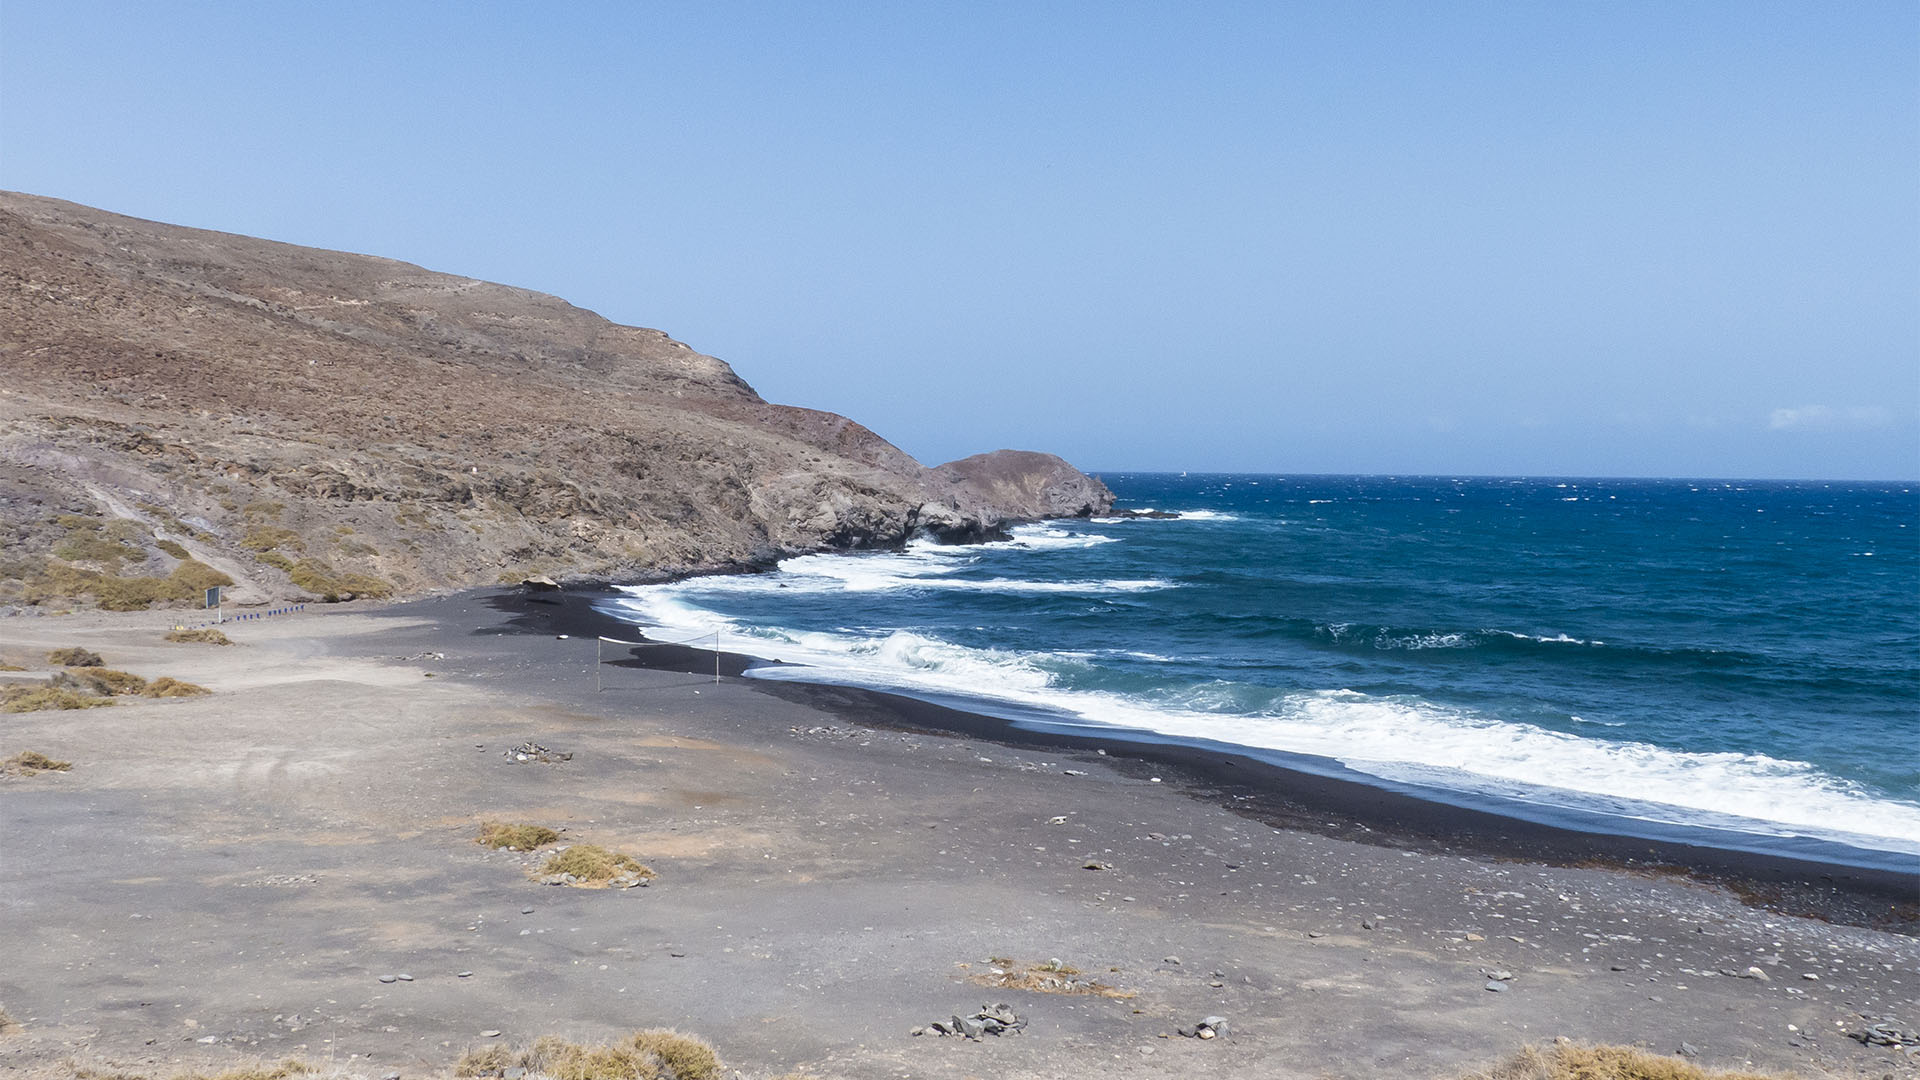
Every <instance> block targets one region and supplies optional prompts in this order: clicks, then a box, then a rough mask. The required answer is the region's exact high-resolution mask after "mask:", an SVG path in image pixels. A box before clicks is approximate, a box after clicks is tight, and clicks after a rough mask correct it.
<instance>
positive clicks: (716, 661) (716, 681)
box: [713, 630, 720, 686]
mask: <svg viewBox="0 0 1920 1080" xmlns="http://www.w3.org/2000/svg"><path fill="white" fill-rule="evenodd" d="M713 685H715V686H719V685H720V631H718V630H715V631H714V632H713Z"/></svg>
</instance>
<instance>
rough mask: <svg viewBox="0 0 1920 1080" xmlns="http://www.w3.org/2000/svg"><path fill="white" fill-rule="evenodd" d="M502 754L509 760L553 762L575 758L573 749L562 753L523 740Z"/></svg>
mask: <svg viewBox="0 0 1920 1080" xmlns="http://www.w3.org/2000/svg"><path fill="white" fill-rule="evenodd" d="M501 756H503V757H505V758H506V759H507V760H508V761H515V762H521V761H539V762H544V763H546V764H552V763H553V762H556V761H572V760H573V753H572V751H567V752H565V753H562V752H561V751H559V750H549V749H547V748H546V747H544V746H541V745H540V744H539V743H537V742H523V743H521V744H519V745H518V746H510V747H508V748H507V749H506V750H505V751H503V752H502V755H501Z"/></svg>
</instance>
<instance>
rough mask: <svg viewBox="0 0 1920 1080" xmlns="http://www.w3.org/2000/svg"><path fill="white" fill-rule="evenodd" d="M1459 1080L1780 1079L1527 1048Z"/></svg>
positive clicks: (1657, 1060)
mask: <svg viewBox="0 0 1920 1080" xmlns="http://www.w3.org/2000/svg"><path fill="white" fill-rule="evenodd" d="M1460 1080H1784V1077H1783V1076H1782V1074H1780V1073H1755V1072H1728V1071H1726V1070H1723V1069H1707V1068H1702V1067H1701V1066H1699V1065H1695V1064H1694V1063H1693V1062H1691V1061H1687V1060H1685V1059H1684V1058H1677V1057H1666V1056H1663V1055H1660V1054H1650V1053H1648V1052H1647V1051H1645V1050H1639V1049H1636V1048H1634V1047H1631V1046H1609V1045H1592V1044H1588V1043H1564V1044H1561V1045H1558V1046H1553V1047H1549V1048H1542V1047H1537V1046H1528V1047H1523V1048H1521V1049H1520V1051H1519V1052H1517V1053H1515V1054H1514V1055H1513V1056H1511V1057H1509V1058H1506V1059H1504V1060H1502V1061H1500V1062H1499V1063H1498V1064H1496V1065H1494V1066H1493V1067H1492V1068H1489V1069H1484V1070H1480V1071H1478V1072H1471V1073H1467V1074H1465V1075H1463V1076H1462V1077H1461V1078H1460Z"/></svg>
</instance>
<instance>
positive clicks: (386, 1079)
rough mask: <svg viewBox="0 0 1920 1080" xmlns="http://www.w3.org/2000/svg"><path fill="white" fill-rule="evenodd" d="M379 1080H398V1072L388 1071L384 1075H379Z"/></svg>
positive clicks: (397, 1070) (394, 1070) (396, 1070)
mask: <svg viewBox="0 0 1920 1080" xmlns="http://www.w3.org/2000/svg"><path fill="white" fill-rule="evenodd" d="M380 1080H400V1070H399V1069H389V1070H387V1071H386V1072H385V1073H382V1074H381V1076H380Z"/></svg>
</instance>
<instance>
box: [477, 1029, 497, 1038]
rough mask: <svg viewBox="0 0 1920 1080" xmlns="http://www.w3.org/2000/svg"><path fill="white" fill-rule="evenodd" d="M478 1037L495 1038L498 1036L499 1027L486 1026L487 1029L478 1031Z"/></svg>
mask: <svg viewBox="0 0 1920 1080" xmlns="http://www.w3.org/2000/svg"><path fill="white" fill-rule="evenodd" d="M480 1037H481V1038H483V1039H497V1038H499V1037H500V1029H499V1028H488V1029H487V1030H485V1031H483V1032H481V1033H480Z"/></svg>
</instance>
